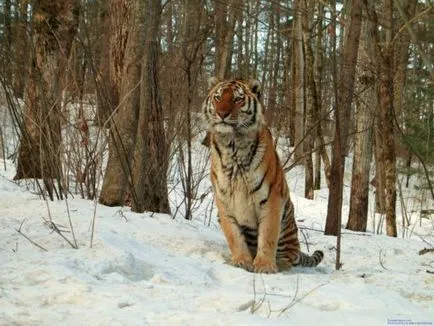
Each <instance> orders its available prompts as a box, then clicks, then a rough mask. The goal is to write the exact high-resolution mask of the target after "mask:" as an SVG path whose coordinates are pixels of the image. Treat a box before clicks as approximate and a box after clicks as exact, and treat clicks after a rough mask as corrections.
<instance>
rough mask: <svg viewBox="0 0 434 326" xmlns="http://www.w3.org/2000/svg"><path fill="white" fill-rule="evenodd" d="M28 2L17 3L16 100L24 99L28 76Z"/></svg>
mask: <svg viewBox="0 0 434 326" xmlns="http://www.w3.org/2000/svg"><path fill="white" fill-rule="evenodd" d="M28 4H29V1H28V0H20V1H19V2H18V22H17V27H16V35H17V37H16V40H15V44H14V49H15V50H14V52H15V72H14V94H15V96H16V97H18V98H23V97H24V85H25V83H26V78H27V75H28V62H27V61H28V58H29V56H28V52H29V51H28V50H27V48H28V47H27V45H28V43H29V42H28V38H29V37H28V35H27V26H28V22H27V11H28Z"/></svg>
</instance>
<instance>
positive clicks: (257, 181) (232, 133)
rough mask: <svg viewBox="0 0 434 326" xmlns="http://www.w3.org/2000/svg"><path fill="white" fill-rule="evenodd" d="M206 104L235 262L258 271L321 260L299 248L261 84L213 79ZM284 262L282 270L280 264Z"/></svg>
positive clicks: (215, 177) (215, 179)
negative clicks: (263, 105) (262, 101)
mask: <svg viewBox="0 0 434 326" xmlns="http://www.w3.org/2000/svg"><path fill="white" fill-rule="evenodd" d="M210 87H211V91H210V93H209V95H208V96H207V98H206V99H205V101H204V104H203V116H204V121H205V123H206V125H207V129H208V133H209V140H210V148H211V181H212V185H213V190H214V194H215V198H216V204H217V208H218V212H219V222H220V225H221V228H222V230H223V232H224V234H225V237H226V240H227V243H228V246H229V249H230V252H231V256H232V257H231V263H232V264H233V265H234V266H238V267H242V268H244V269H246V270H249V271H254V272H257V273H276V272H277V271H278V270H279V268H280V269H287V268H290V267H291V266H294V265H301V266H309V267H313V266H316V265H318V264H319V263H320V262H321V260H322V258H323V253H322V252H321V251H315V252H314V253H313V255H312V256H309V255H307V254H305V253H302V252H300V243H299V240H298V229H297V225H296V223H295V219H294V206H293V204H292V202H291V199H290V196H289V190H288V185H287V183H286V179H285V176H284V173H283V170H282V166H281V163H280V160H279V158H278V156H277V153H276V151H275V149H274V146H273V139H272V136H271V133H270V130H269V129H268V128H267V126H266V124H265V121H264V115H263V107H262V104H261V102H260V101H259V99H258V97H259V84H258V82H256V81H253V82H250V83H246V82H243V81H240V80H230V81H223V82H219V81H218V80H217V79H215V78H213V79H211V80H210ZM278 266H279V268H278Z"/></svg>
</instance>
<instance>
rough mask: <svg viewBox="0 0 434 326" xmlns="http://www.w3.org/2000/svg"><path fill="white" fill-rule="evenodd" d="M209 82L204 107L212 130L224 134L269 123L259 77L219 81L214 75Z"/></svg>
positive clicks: (209, 128)
mask: <svg viewBox="0 0 434 326" xmlns="http://www.w3.org/2000/svg"><path fill="white" fill-rule="evenodd" d="M208 84H209V88H210V92H209V94H208V97H207V98H206V99H205V102H204V104H203V108H202V110H203V117H204V121H205V123H206V124H207V127H208V130H210V131H212V132H216V133H220V134H228V133H234V132H236V133H247V132H250V131H254V130H258V129H259V128H260V127H261V126H262V125H263V124H264V123H265V122H264V115H263V107H262V104H261V102H260V101H259V97H260V84H259V82H258V81H257V80H252V81H250V82H245V81H242V80H228V81H219V80H218V79H217V78H216V77H212V78H210V80H209V82H208Z"/></svg>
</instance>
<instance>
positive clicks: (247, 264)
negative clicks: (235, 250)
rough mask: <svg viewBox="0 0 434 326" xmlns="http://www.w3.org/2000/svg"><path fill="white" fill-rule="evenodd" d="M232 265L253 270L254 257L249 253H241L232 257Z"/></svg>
mask: <svg viewBox="0 0 434 326" xmlns="http://www.w3.org/2000/svg"><path fill="white" fill-rule="evenodd" d="M231 265H232V266H235V267H240V268H243V269H245V270H246V271H249V272H251V271H253V266H252V257H250V256H248V255H240V256H237V257H234V258H232V260H231Z"/></svg>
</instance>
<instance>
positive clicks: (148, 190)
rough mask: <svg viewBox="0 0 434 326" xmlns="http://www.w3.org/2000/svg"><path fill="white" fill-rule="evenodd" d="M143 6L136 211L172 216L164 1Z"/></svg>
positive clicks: (158, 0) (156, 1)
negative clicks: (161, 71)
mask: <svg viewBox="0 0 434 326" xmlns="http://www.w3.org/2000/svg"><path fill="white" fill-rule="evenodd" d="M143 5H144V15H145V17H144V21H145V22H146V27H145V35H144V38H145V41H144V54H143V59H142V70H141V88H140V92H141V96H140V116H139V129H138V137H137V147H136V150H137V155H136V156H135V157H136V162H134V177H133V180H134V189H135V193H136V195H137V201H133V205H132V210H133V211H135V212H143V211H145V210H146V211H152V212H159V213H170V206H169V198H168V191H167V176H166V174H167V168H168V164H169V162H168V149H167V144H166V136H165V131H164V123H163V108H162V105H161V100H160V90H159V80H158V54H159V38H158V37H159V29H160V21H161V10H162V8H161V1H160V0H147V1H145V3H144V4H143Z"/></svg>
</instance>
